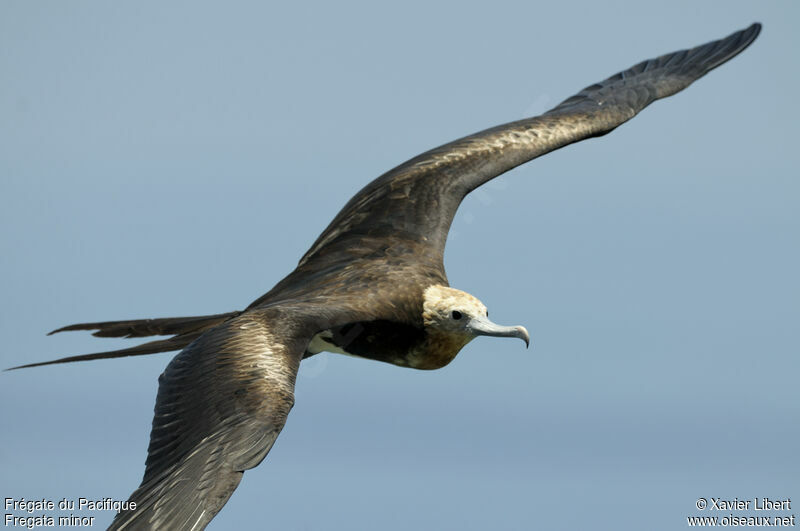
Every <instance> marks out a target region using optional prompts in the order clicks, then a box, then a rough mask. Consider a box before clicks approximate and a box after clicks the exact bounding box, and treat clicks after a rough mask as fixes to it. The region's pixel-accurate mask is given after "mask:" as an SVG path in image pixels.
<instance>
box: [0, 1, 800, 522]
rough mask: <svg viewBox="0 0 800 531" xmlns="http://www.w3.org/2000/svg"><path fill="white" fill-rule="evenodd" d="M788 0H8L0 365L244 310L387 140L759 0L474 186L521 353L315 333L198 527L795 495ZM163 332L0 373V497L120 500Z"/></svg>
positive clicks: (474, 232)
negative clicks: (604, 107) (630, 109)
mask: <svg viewBox="0 0 800 531" xmlns="http://www.w3.org/2000/svg"><path fill="white" fill-rule="evenodd" d="M799 11H800V10H799V9H798V7H797V4H796V3H790V2H770V3H756V2H725V3H722V2H704V3H695V2H670V3H669V4H653V5H647V4H645V3H634V2H603V3H588V2H587V3H572V4H566V3H563V4H559V5H556V3H552V2H550V3H547V4H536V3H533V2H499V3H493V4H492V5H491V6H490V5H489V4H486V3H483V2H481V3H477V2H476V3H473V2H452V3H433V4H429V3H418V2H406V3H403V4H402V5H401V4H397V5H394V6H392V7H387V6H378V5H375V4H371V3H364V4H358V3H337V4H335V5H332V4H323V3H298V4H296V5H292V6H289V5H283V6H280V7H276V6H269V5H267V4H266V3H257V2H252V3H246V2H233V3H225V4H224V6H223V5H222V4H213V3H208V2H191V3H190V2H174V3H169V5H165V4H164V3H158V2H138V3H135V4H134V3H128V4H125V5H123V4H121V3H106V2H81V3H63V2H41V3H33V2H22V1H6V2H3V3H2V5H1V6H0V71H2V72H3V73H4V74H3V79H4V81H3V83H2V84H0V116H2V117H3V119H2V120H0V201H2V208H0V245H1V246H2V247H1V248H2V250H3V252H2V253H0V273H1V274H2V275H1V278H2V279H3V281H2V295H3V296H2V300H3V302H2V304H0V336H1V337H2V338H3V343H4V345H5V347H4V348H3V349H2V353H0V361H2V364H1V365H2V366H3V367H9V366H13V365H19V364H22V363H28V362H33V361H40V360H47V359H51V358H56V357H61V356H64V355H71V354H80V353H87V352H93V351H98V350H107V349H112V348H117V347H122V346H125V345H128V344H129V343H128V342H125V341H117V340H109V339H105V340H103V339H96V338H92V337H91V336H89V335H88V334H81V333H73V334H61V335H57V336H53V337H46V336H45V335H44V334H45V333H46V332H48V331H50V330H52V329H54V328H58V327H60V326H63V325H65V324H70V323H74V322H85V321H95V320H111V319H126V318H144V317H167V316H177V315H202V314H209V313H218V312H224V311H230V310H234V309H239V308H243V307H244V306H246V305H247V304H249V303H250V302H251V301H252V300H253V299H255V298H256V297H258V296H259V295H261V294H262V293H264V292H265V291H267V290H268V289H269V288H270V287H271V286H272V285H273V284H274V283H275V282H277V281H278V280H279V279H280V278H282V276H283V275H285V274H286V273H288V272H289V271H290V270H291V269H292V268H293V267H294V265H295V264H296V262H297V260H298V259H299V257H300V256H301V255H302V253H303V252H304V251H305V250H306V249H307V248H308V246H309V245H310V244H311V243H312V242H313V240H314V238H316V236H317V235H318V233H319V232H320V231H321V230H322V229H323V228H324V227H325V226H326V225H327V223H328V222H329V221H330V219H331V218H332V217H333V216H334V215H335V214H336V212H337V211H338V210H339V208H341V206H342V205H343V204H344V203H345V202H346V201H347V200H348V199H349V197H350V196H351V195H352V194H354V193H355V192H356V191H357V190H358V189H359V188H360V187H361V186H363V185H364V184H366V183H367V182H368V181H369V180H371V179H372V178H374V177H376V176H377V175H379V174H381V173H382V172H384V171H385V170H387V169H389V168H391V167H393V166H394V165H396V164H398V163H400V162H402V161H404V160H406V159H408V158H410V157H412V156H414V155H416V154H417V153H419V152H421V151H424V150H426V149H428V148H431V147H434V146H436V145H438V144H441V143H444V142H447V141H450V140H452V139H455V138H457V137H459V136H463V135H465V134H469V133H472V132H475V131H477V130H480V129H484V128H486V127H489V126H492V125H496V124H499V123H503V122H507V121H511V120H515V119H519V118H522V117H524V116H526V115H529V114H536V113H539V112H542V111H544V110H546V109H547V108H549V107H551V106H553V105H555V104H557V103H558V102H560V101H561V100H563V99H565V98H567V97H568V96H571V95H572V94H574V93H575V92H577V91H578V90H580V89H581V88H583V87H584V86H586V85H589V84H591V83H593V82H595V81H599V80H601V79H604V78H605V77H607V76H609V75H611V74H613V73H615V72H617V71H619V70H621V69H623V68H627V67H629V66H631V65H633V64H634V63H636V62H638V61H640V60H642V59H646V58H651V57H654V56H657V55H660V54H663V53H667V52H671V51H674V50H677V49H681V48H686V47H689V46H693V45H697V44H701V43H703V42H706V41H709V40H712V39H716V38H720V37H723V36H725V35H727V34H729V33H730V32H732V31H734V30H737V29H740V28H742V27H745V26H747V25H749V24H750V23H751V22H753V21H760V22H762V23H764V30H763V32H762V34H761V36H760V37H759V39H758V40H757V41H756V42H755V43H754V45H753V46H752V47H751V48H750V49H748V50H747V51H746V52H744V53H743V54H742V55H741V56H740V57H737V58H736V59H734V60H733V61H732V62H730V63H728V64H726V65H724V66H723V67H721V68H720V69H718V70H715V71H713V72H711V73H710V74H709V75H708V76H707V77H706V78H703V79H701V80H699V81H698V82H697V83H696V84H694V85H693V86H691V87H689V88H688V89H687V90H686V91H685V92H682V93H680V94H678V95H676V96H674V97H672V98H670V99H668V100H664V101H660V102H657V103H655V104H654V105H653V106H651V107H650V108H648V109H646V110H645V111H644V112H643V113H642V114H641V115H640V116H638V117H637V118H635V119H634V120H633V121H631V122H630V123H628V124H626V125H624V126H622V127H621V128H620V129H618V130H616V131H614V132H613V133H612V134H610V135H608V136H605V137H602V138H599V139H594V140H591V141H587V142H584V143H581V144H579V145H575V146H570V147H568V148H565V149H563V150H560V151H558V152H556V153H553V154H551V155H548V156H546V157H544V158H541V159H538V160H536V161H534V162H532V163H530V164H528V165H526V166H524V167H521V168H518V169H516V170H514V171H512V172H510V173H509V174H507V175H505V176H503V177H501V178H500V179H498V180H496V181H494V182H493V183H490V184H489V185H487V186H486V187H484V188H482V189H481V190H479V191H478V192H476V193H475V194H473V195H472V196H470V197H469V198H468V199H467V200H466V201H465V202H464V204H463V205H462V207H461V210H460V211H459V215H458V217H457V218H456V221H455V223H454V225H453V231H452V234H451V238H450V240H449V242H448V247H447V252H446V258H445V260H446V262H445V263H446V266H447V270H448V275H449V278H450V283H451V284H452V285H453V286H455V287H458V288H460V289H464V290H466V291H469V292H471V293H473V294H475V295H476V296H478V297H479V298H480V299H481V300H483V302H485V303H486V304H487V306H488V307H489V308H490V311H491V314H492V318H493V320H495V321H497V322H500V323H505V324H523V325H525V326H526V327H527V328H528V329H529V330H530V332H531V336H532V347H531V349H530V350H527V351H526V350H525V349H524V348H523V346H522V344H521V342H519V341H510V340H500V339H488V338H481V339H478V340H476V341H474V342H473V343H471V344H470V345H469V346H467V347H466V348H465V349H464V351H463V352H462V353H461V354H460V356H459V357H458V358H457V359H456V361H455V362H453V363H452V364H451V365H450V366H448V367H446V368H445V369H442V370H439V371H434V372H417V371H412V370H407V369H401V368H397V367H393V366H389V365H383V364H379V363H375V362H370V361H366V360H356V359H352V358H347V357H342V356H336V355H321V356H318V357H317V358H316V359H313V360H309V362H307V363H304V366H303V367H301V371H300V375H299V377H298V383H297V404H296V406H295V408H294V410H293V412H292V414H291V416H290V418H289V421H288V423H287V425H286V429H285V430H284V432H283V433H282V434H281V436H280V438H279V439H278V442H277V444H276V446H275V447H274V449H273V450H272V452H271V454H270V455H269V457H268V458H267V460H266V461H265V462H264V463H262V464H261V466H259V467H258V468H256V469H255V470H253V471H250V472H248V473H247V474H245V477H244V480H243V482H242V484H241V486H240V487H239V489H238V490H237V492H236V493H235V494H234V496H233V497H232V499H231V501H230V502H229V503H228V505H227V506H226V507H225V509H223V511H222V512H221V513H220V515H219V517H218V518H217V519H216V520H214V521H213V522H212V525H211V526H210V527H209V528H210V529H232V528H235V526H240V527H245V528H253V527H263V526H265V525H266V524H267V523H270V524H271V525H272V527H274V528H275V529H298V530H311V529H374V528H381V529H388V530H393V529H397V530H405V529H409V528H421V529H459V530H461V529H476V530H479V529H487V528H498V529H531V528H542V529H581V528H589V527H590V526H591V527H599V528H609V529H610V528H614V529H643V528H647V529H676V528H680V527H683V526H685V525H686V516H687V515H695V514H704V513H700V512H699V511H697V510H696V509H695V502H696V500H697V499H698V498H699V497H707V498H708V497H718V496H721V497H724V498H734V497H738V498H740V499H748V498H750V499H752V498H753V497H756V496H758V497H762V496H768V497H772V498H787V497H791V498H793V499H797V500H800V491H798V482H797V478H798V477H800V465H799V463H800V460H799V459H798V453H797V448H798V447H799V446H800V444H798V443H800V422H798V421H800V391H798V385H797V375H798V372H799V371H800V361H799V360H798V352H800V348H798V347H799V345H798V332H797V331H798V317H800V282H798V276H797V271H800V252H799V251H798V245H797V234H798V232H800V215H798V211H799V210H800V209H798V199H799V196H800V185H798V180H797V177H796V173H797V167H798V152H797V145H796V144H797V123H798V119H799V118H800V116H798V114H800V113H799V112H798V108H799V106H798V104H797V99H796V88H797V86H798V84H799V83H800V79H799V76H800V74H798V69H797V68H796V67H797V58H796V51H797V50H798V49H800V42H799V40H800V37H798V35H797V31H796V26H797V22H798V14H800V13H799ZM792 168H794V170H792ZM170 356H171V354H162V355H154V356H146V357H139V358H129V359H124V360H110V361H99V362H92V363H82V364H74V365H65V366H56V367H45V368H40V369H33V370H26V371H15V372H10V373H8V372H7V373H2V374H0V378H1V379H2V383H0V403H2V404H4V408H3V421H4V422H3V425H4V429H3V430H2V444H1V445H0V463H1V464H2V469H3V474H2V477H0V494H2V496H3V497H15V498H19V497H25V498H29V499H40V498H49V499H54V500H60V499H62V498H65V497H66V498H70V499H77V498H78V497H87V498H102V497H113V498H115V499H125V498H126V497H127V496H128V495H129V494H130V492H131V491H132V490H133V489H134V488H135V487H136V486H137V485H138V483H139V481H140V479H141V476H142V473H143V470H144V467H143V463H144V458H145V451H146V447H147V440H148V436H149V427H150V421H151V418H152V408H153V404H154V401H155V393H156V387H157V378H158V375H159V373H160V372H161V371H162V370H163V368H164V367H165V366H166V364H167V362H168V360H169V359H170ZM95 516H98V525H99V524H104V525H105V524H107V523H108V522H109V521H110V518H111V515H110V514H107V513H101V514H99V515H97V514H96V515H95Z"/></svg>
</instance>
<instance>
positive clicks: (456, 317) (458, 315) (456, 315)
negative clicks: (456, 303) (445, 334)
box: [450, 310, 461, 321]
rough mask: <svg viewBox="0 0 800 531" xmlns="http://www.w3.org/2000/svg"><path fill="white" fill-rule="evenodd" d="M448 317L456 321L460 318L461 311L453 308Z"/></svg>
mask: <svg viewBox="0 0 800 531" xmlns="http://www.w3.org/2000/svg"><path fill="white" fill-rule="evenodd" d="M450 317H452V318H453V319H455V320H456V321H458V320H459V319H461V312H459V311H458V310H453V313H451V314H450Z"/></svg>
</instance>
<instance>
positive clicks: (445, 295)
mask: <svg viewBox="0 0 800 531" xmlns="http://www.w3.org/2000/svg"><path fill="white" fill-rule="evenodd" d="M422 318H423V321H424V324H425V328H426V329H427V330H429V331H433V330H435V331H437V332H441V333H443V334H444V335H448V336H451V337H453V338H454V339H458V340H460V341H463V344H462V345H461V346H462V347H463V346H464V345H466V344H467V343H468V342H470V341H471V340H472V339H474V338H476V337H477V336H495V337H517V338H519V339H522V340H523V341H525V345H526V346H527V345H528V344H529V343H530V336H529V335H528V331H527V330H525V327H524V326H501V325H498V324H495V323H493V322H492V321H490V320H489V312H488V311H487V310H486V306H484V305H483V303H482V302H481V301H479V300H478V299H477V298H475V297H473V296H472V295H470V294H469V293H466V292H464V291H461V290H457V289H453V288H450V287H446V286H440V285H434V286H430V287H429V288H427V289H426V290H425V294H424V302H423V305H422ZM460 348H461V347H459V349H460Z"/></svg>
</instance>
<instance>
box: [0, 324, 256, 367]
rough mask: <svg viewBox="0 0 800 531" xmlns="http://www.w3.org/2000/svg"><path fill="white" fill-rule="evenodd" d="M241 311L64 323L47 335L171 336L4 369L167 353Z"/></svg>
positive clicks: (179, 347) (180, 347)
mask: <svg viewBox="0 0 800 531" xmlns="http://www.w3.org/2000/svg"><path fill="white" fill-rule="evenodd" d="M240 313H242V312H228V313H219V314H216V315H202V316H197V317H167V318H163V319H137V320H134V321H106V322H103V323H80V324H74V325H69V326H65V327H63V328H59V329H58V330H53V331H52V332H50V333H49V334H47V335H51V334H56V333H58V332H70V331H74V330H95V332H94V333H92V335H93V336H96V337H147V336H173V337H170V338H168V339H159V340H157V341H150V342H148V343H143V344H141V345H136V346H135V347H129V348H123V349H119V350H110V351H107V352H96V353H94V354H83V355H80V356H68V357H66V358H60V359H57V360H52V361H42V362H39V363H29V364H27V365H20V366H18V367H11V368H10V369H6V370H9V371H11V370H14V369H25V368H27V367H40V366H42V365H53V364H55V363H69V362H72V361H89V360H102V359H109V358H123V357H125V356H141V355H143V354H155V353H156V352H169V351H171V350H180V349H182V348H183V347H185V346H186V345H188V344H189V343H191V342H192V341H194V340H195V339H197V338H198V337H200V336H201V335H202V334H203V333H204V332H205V331H206V330H209V329H211V328H214V327H215V326H218V325H220V324H222V323H224V322H225V321H227V320H228V319H231V318H232V317H236V316H237V315H239V314H240Z"/></svg>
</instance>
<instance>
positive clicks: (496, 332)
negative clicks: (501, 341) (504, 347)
mask: <svg viewBox="0 0 800 531" xmlns="http://www.w3.org/2000/svg"><path fill="white" fill-rule="evenodd" d="M466 328H467V330H469V331H470V332H472V333H473V334H475V335H476V336H494V337H518V338H520V339H521V340H523V341H524V342H525V348H527V347H529V346H530V343H531V336H530V335H528V331H527V330H525V327H524V326H500V325H499V324H495V323H493V322H491V321H490V320H489V318H488V317H473V318H472V319H470V321H469V323H467V327H466Z"/></svg>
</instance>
